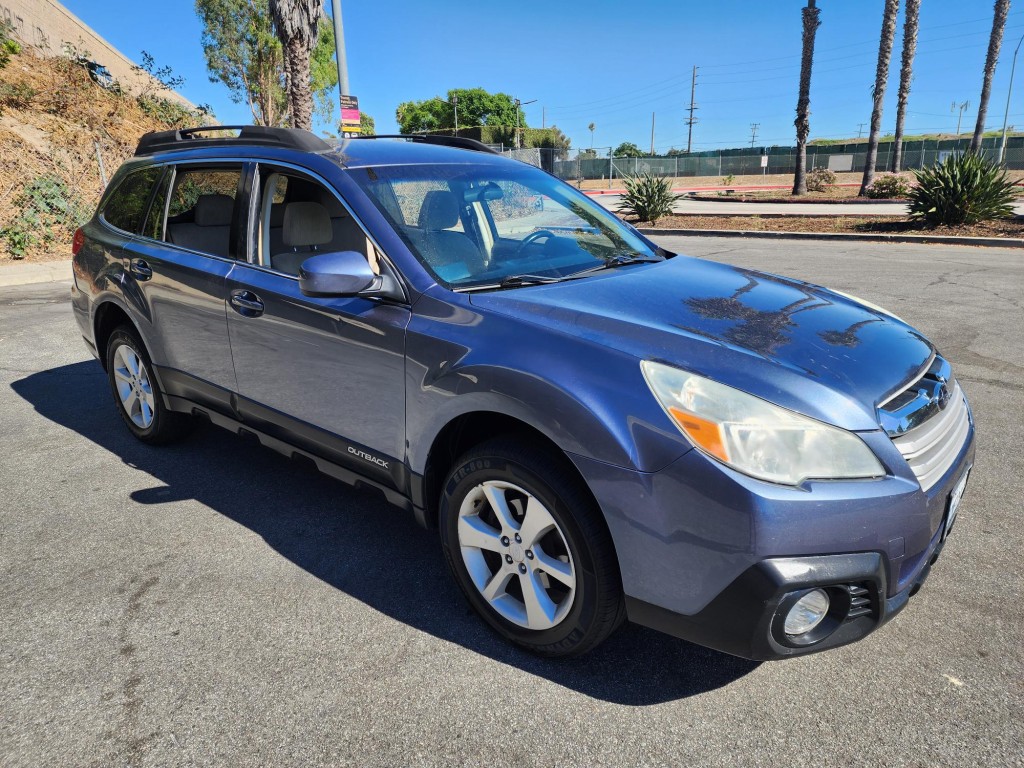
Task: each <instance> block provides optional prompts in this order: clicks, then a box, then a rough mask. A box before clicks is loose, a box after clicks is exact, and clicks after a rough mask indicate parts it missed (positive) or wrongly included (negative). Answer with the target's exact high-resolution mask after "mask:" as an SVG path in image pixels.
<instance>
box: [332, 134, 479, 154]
mask: <svg viewBox="0 0 1024 768" xmlns="http://www.w3.org/2000/svg"><path fill="white" fill-rule="evenodd" d="M348 138H350V139H408V140H409V141H412V142H416V143H419V144H440V145H441V146H445V147H455V148H457V149H470V150H472V151H474V152H489V153H490V154H492V155H497V154H499V153H498V152H495V151H494V150H493V149H491V148H490V147H488V146H487V145H486V144H484V143H483V142H480V141H477V140H476V139H467V138H464V137H462V136H438V135H436V134H432V133H388V134H379V135H374V136H349V137H348Z"/></svg>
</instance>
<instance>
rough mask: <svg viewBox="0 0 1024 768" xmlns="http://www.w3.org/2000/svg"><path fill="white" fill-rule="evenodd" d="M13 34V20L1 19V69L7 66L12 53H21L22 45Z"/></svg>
mask: <svg viewBox="0 0 1024 768" xmlns="http://www.w3.org/2000/svg"><path fill="white" fill-rule="evenodd" d="M13 34H14V27H12V26H11V22H9V21H0V69H3V68H4V67H6V66H7V63H8V62H9V61H10V60H11V54H14V53H21V46H20V45H18V41H17V40H15V39H14V38H13V37H12V35H13Z"/></svg>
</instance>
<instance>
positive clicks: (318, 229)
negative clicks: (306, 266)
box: [281, 203, 334, 247]
mask: <svg viewBox="0 0 1024 768" xmlns="http://www.w3.org/2000/svg"><path fill="white" fill-rule="evenodd" d="M332 237H334V232H333V230H332V229H331V217H330V216H329V215H328V214H327V209H326V208H324V207H323V206H322V205H320V203H288V205H286V206H285V209H284V225H283V227H282V230H281V239H282V240H283V242H284V244H285V245H288V246H292V247H297V246H304V245H323V244H324V243H329V242H331V238H332Z"/></svg>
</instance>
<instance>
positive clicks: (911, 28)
mask: <svg viewBox="0 0 1024 768" xmlns="http://www.w3.org/2000/svg"><path fill="white" fill-rule="evenodd" d="M920 13H921V0H907V10H906V17H905V18H904V19H903V57H902V66H901V67H900V90H899V95H898V96H897V97H896V136H895V137H894V138H893V141H892V145H893V150H892V151H893V154H892V172H893V173H899V172H900V171H902V170H903V120H904V118H905V117H906V116H907V98H908V97H909V96H910V80H911V77H912V76H913V69H914V54H915V53H916V52H917V19H918V16H919V15H920Z"/></svg>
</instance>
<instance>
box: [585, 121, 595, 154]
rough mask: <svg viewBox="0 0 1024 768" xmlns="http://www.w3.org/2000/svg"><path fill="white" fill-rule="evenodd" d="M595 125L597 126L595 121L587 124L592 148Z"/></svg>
mask: <svg viewBox="0 0 1024 768" xmlns="http://www.w3.org/2000/svg"><path fill="white" fill-rule="evenodd" d="M595 127H596V126H595V125H594V124H593V123H591V124H590V125H588V126H587V130H588V131H590V148H591V149H593V148H594V128H595Z"/></svg>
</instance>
